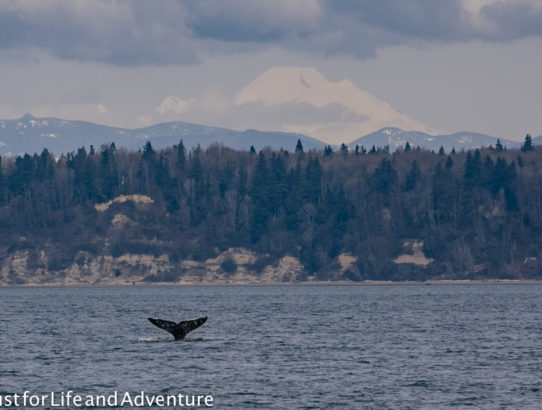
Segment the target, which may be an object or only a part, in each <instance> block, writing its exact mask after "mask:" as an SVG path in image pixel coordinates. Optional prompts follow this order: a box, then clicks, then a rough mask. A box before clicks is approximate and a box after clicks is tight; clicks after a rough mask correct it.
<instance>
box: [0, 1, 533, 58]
mask: <svg viewBox="0 0 542 410" xmlns="http://www.w3.org/2000/svg"><path fill="white" fill-rule="evenodd" d="M540 4H541V3H540V1H539V0H410V1H404V0H381V1H372V0H371V1H360V0H341V1H332V0H221V1H215V0H198V1H191V0H161V1H160V2H149V1H145V0H117V1H108V0H75V1H71V2H66V1H62V0H0V50H3V51H4V52H5V51H13V50H27V51H35V50H42V51H46V52H48V53H50V54H51V55H53V56H55V57H57V58H61V59H66V60H77V61H91V62H99V63H105V64H112V65H119V66H141V65H167V64H176V65H179V64H193V63H195V62H197V61H198V59H199V56H200V55H201V54H202V53H205V54H220V53H231V52H250V51H252V50H254V49H255V48H260V49H261V48H262V47H267V46H269V47H279V48H283V49H287V50H291V51H294V52H296V53H297V52H302V53H307V54H309V55H318V56H335V55H342V56H353V57H355V58H360V59H363V58H368V57H371V56H374V55H375V54H376V52H377V51H378V50H379V49H381V48H383V47H389V46H399V45H410V46H421V45H424V44H427V43H430V42H435V41H440V42H465V41H471V40H485V41H495V42H506V41H512V40H516V39H520V38H524V37H529V36H542V7H541V5H540ZM7 55H9V53H8V54H7Z"/></svg>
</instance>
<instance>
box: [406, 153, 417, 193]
mask: <svg viewBox="0 0 542 410" xmlns="http://www.w3.org/2000/svg"><path fill="white" fill-rule="evenodd" d="M420 176H421V171H420V167H419V165H418V161H416V160H414V161H413V162H412V165H411V166H410V170H409V171H408V174H407V176H406V180H405V191H412V190H414V189H415V188H416V184H417V183H418V180H419V179H420Z"/></svg>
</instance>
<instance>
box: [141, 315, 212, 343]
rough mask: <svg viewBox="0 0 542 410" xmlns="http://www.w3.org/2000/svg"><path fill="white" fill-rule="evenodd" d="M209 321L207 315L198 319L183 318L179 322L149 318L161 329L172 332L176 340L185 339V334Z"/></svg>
mask: <svg viewBox="0 0 542 410" xmlns="http://www.w3.org/2000/svg"><path fill="white" fill-rule="evenodd" d="M206 321H207V316H204V317H199V318H197V319H191V320H183V321H181V322H179V323H175V322H171V321H169V320H162V319H154V318H152V317H150V318H149V322H151V323H152V324H153V325H155V326H158V327H159V328H160V329H164V330H165V331H167V332H169V333H171V334H172V335H173V337H174V338H175V340H179V339H184V338H185V336H186V335H187V334H188V333H190V332H191V331H192V330H194V329H197V328H198V327H200V326H201V325H203V324H204V323H205V322H206Z"/></svg>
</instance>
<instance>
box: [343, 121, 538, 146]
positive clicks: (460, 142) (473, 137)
mask: <svg viewBox="0 0 542 410" xmlns="http://www.w3.org/2000/svg"><path fill="white" fill-rule="evenodd" d="M537 140H538V143H540V144H542V136H540V137H538V138H535V139H534V140H533V142H534V143H536V141H537ZM500 141H501V144H502V145H503V146H504V147H506V148H509V149H512V148H520V147H521V142H517V141H510V140H507V139H503V138H500ZM407 142H408V143H409V144H410V145H411V146H412V147H413V148H414V147H418V146H419V147H422V148H426V149H429V150H433V151H438V150H439V149H440V147H443V148H444V150H445V151H446V152H450V151H451V150H452V149H453V148H455V149H456V151H459V150H462V149H464V150H469V149H475V148H480V147H488V146H490V145H492V146H495V144H496V143H497V138H496V137H492V136H489V135H485V134H480V133H476V132H468V131H462V132H456V133H454V134H447V135H431V134H427V133H425V132H421V131H403V130H401V129H399V128H393V127H387V128H382V129H381V130H379V131H376V132H373V133H371V134H368V135H365V136H363V137H361V138H358V139H357V140H355V141H353V142H351V143H350V144H348V146H349V147H350V148H354V147H355V146H356V145H359V146H362V145H363V146H364V147H365V148H366V149H370V148H371V147H372V146H373V145H374V146H375V147H383V146H385V145H389V147H390V150H391V151H395V150H396V149H398V148H403V147H404V146H405V145H406V143H407Z"/></svg>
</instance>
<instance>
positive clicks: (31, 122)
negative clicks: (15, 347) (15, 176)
mask: <svg viewBox="0 0 542 410" xmlns="http://www.w3.org/2000/svg"><path fill="white" fill-rule="evenodd" d="M181 139H182V140H183V142H184V144H185V146H186V147H187V148H192V147H195V146H197V145H198V144H200V145H201V146H202V147H206V146H208V145H210V144H212V143H221V144H224V145H225V146H228V147H231V148H234V149H239V150H248V149H249V148H250V146H251V145H253V146H254V147H255V148H256V149H257V150H260V149H262V148H264V147H271V148H273V149H280V148H284V149H286V150H289V151H293V150H294V149H295V146H296V143H297V140H298V139H300V140H301V143H302V144H303V147H304V149H305V150H311V149H322V148H324V147H325V146H326V145H328V144H326V143H324V142H322V141H319V140H317V139H315V138H311V137H309V136H306V135H304V134H297V133H287V132H269V131H265V132H264V131H258V130H246V131H235V130H231V129H227V128H220V127H209V126H204V125H197V124H191V123H187V122H181V121H175V122H165V123H160V124H156V125H152V126H149V127H144V128H135V129H127V128H118V127H109V126H106V125H100V124H95V123H92V122H86V121H71V120H63V119H60V118H36V117H34V116H32V115H30V114H26V115H24V116H23V117H21V118H19V119H14V120H0V155H8V156H9V155H13V156H16V155H21V154H24V153H29V154H33V153H37V152H41V151H42V150H43V149H44V148H47V149H48V150H49V151H51V152H53V153H54V154H56V155H60V154H61V153H68V152H72V151H74V150H76V149H77V148H79V147H82V146H85V147H87V148H89V147H90V145H94V147H95V148H96V149H98V148H99V147H100V146H101V145H102V144H109V143H111V142H114V143H115V144H116V145H117V147H122V148H126V149H128V150H138V149H141V148H142V147H143V146H144V144H145V142H146V141H151V143H152V145H153V146H154V147H155V148H157V149H160V148H166V147H170V146H172V145H174V144H178V143H179V141H180V140H181ZM500 140H501V143H502V144H503V146H505V147H506V148H510V149H511V148H519V147H520V146H521V143H520V142H517V141H510V140H506V139H502V138H501V139H500ZM407 141H408V142H409V144H410V145H411V146H412V147H417V146H420V147H422V148H426V149H429V150H434V151H437V150H439V149H440V147H441V146H442V147H444V149H445V150H446V151H447V152H449V151H450V150H451V149H452V148H455V149H456V150H458V151H459V150H462V149H464V150H469V149H475V148H479V147H482V146H489V145H493V146H495V144H496V143H497V138H495V137H492V136H489V135H485V134H480V133H475V132H467V131H465V132H458V133H454V134H448V135H431V134H427V133H424V132H421V131H403V130H401V129H399V128H394V127H385V128H382V129H381V130H379V131H376V132H373V133H371V134H368V135H365V136H363V137H361V138H358V139H357V140H355V141H353V142H351V143H349V144H347V145H348V147H350V148H352V149H353V148H354V147H355V146H356V145H360V146H362V145H363V146H364V147H365V148H366V149H370V148H371V147H372V146H373V145H374V146H375V147H384V146H386V145H389V148H390V150H391V151H394V150H396V149H398V148H399V149H400V148H402V147H404V146H405V144H406V143H407ZM533 143H534V144H536V145H542V135H541V136H538V137H535V138H533Z"/></svg>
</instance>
